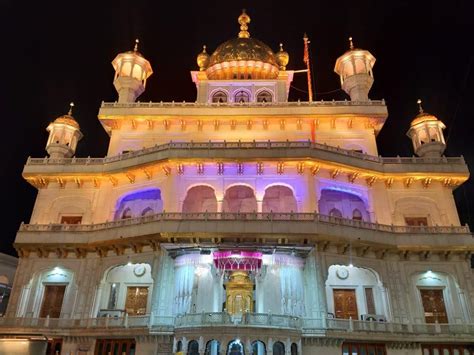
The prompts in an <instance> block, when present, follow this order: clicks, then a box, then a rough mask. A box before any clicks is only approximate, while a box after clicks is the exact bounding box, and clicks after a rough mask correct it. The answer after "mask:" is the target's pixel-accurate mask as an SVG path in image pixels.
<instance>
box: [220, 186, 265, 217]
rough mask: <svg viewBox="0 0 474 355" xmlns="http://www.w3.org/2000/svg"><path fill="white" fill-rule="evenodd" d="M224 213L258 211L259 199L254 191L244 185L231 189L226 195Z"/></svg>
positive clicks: (223, 206)
mask: <svg viewBox="0 0 474 355" xmlns="http://www.w3.org/2000/svg"><path fill="white" fill-rule="evenodd" d="M222 211H223V212H231V213H238V212H242V213H249V212H255V211H257V199H256V197H255V194H254V192H253V190H252V189H251V188H250V187H248V186H244V185H237V186H232V187H229V188H228V189H227V190H226V192H225V195H224V201H223V203H222Z"/></svg>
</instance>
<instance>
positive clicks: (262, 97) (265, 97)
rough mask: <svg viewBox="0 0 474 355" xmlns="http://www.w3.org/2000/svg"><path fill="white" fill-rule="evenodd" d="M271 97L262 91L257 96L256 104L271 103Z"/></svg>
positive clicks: (268, 93)
mask: <svg viewBox="0 0 474 355" xmlns="http://www.w3.org/2000/svg"><path fill="white" fill-rule="evenodd" d="M272 101H273V96H272V94H271V93H270V92H269V91H266V90H263V91H260V92H259V93H258V94H257V102H272Z"/></svg>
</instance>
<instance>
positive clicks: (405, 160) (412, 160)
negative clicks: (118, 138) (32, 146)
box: [26, 141, 465, 165]
mask: <svg viewBox="0 0 474 355" xmlns="http://www.w3.org/2000/svg"><path fill="white" fill-rule="evenodd" d="M183 149H185V150H191V149H193V150H204V149H207V150H211V149H213V150H214V149H274V150H277V149H285V150H287V149H289V150H292V149H311V150H323V151H328V152H333V153H337V154H340V155H343V156H350V157H353V158H357V159H361V160H366V161H371V162H375V163H380V164H465V161H464V158H463V157H462V156H461V157H445V156H443V157H414V156H413V157H379V156H374V155H369V154H365V153H360V152H356V151H353V150H349V149H343V148H340V147H334V146H331V145H327V144H321V143H314V142H311V141H266V142H264V141H259V142H257V141H251V142H242V141H237V142H227V141H223V142H211V141H209V142H192V141H191V142H169V143H164V144H160V145H155V146H152V147H148V148H144V149H140V150H135V151H132V152H128V153H125V154H119V155H114V156H110V157H104V158H91V157H87V158H75V157H73V158H59V159H58V158H48V157H45V158H31V157H28V160H27V162H26V165H103V164H107V163H113V162H117V161H122V160H127V159H131V158H135V157H141V156H145V155H147V154H152V153H156V152H162V151H170V150H183Z"/></svg>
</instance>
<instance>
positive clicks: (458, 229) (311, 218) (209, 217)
mask: <svg viewBox="0 0 474 355" xmlns="http://www.w3.org/2000/svg"><path fill="white" fill-rule="evenodd" d="M159 221H203V222H213V221H258V222H263V223H272V222H282V221H283V222H290V223H291V222H314V223H320V224H330V225H337V226H347V227H355V228H358V229H361V230H371V231H379V232H389V233H395V234H440V233H442V234H469V233H470V230H469V226H468V225H465V226H402V225H388V224H379V223H372V222H365V221H358V220H353V219H348V218H340V217H333V216H327V215H322V214H319V213H292V212H289V213H257V212H252V213H230V212H212V213H210V212H203V213H180V212H163V213H157V214H154V215H150V216H144V217H137V218H126V219H120V220H116V221H111V222H105V223H96V224H24V223H22V224H21V225H20V229H19V230H20V232H66V231H67V232H90V231H100V230H106V229H111V228H120V227H126V226H134V225H142V224H146V223H151V222H159Z"/></svg>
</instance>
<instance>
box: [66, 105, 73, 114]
mask: <svg viewBox="0 0 474 355" xmlns="http://www.w3.org/2000/svg"><path fill="white" fill-rule="evenodd" d="M73 107H74V102H71V103H70V104H69V111H68V112H67V114H68V115H69V116H72V108H73Z"/></svg>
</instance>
